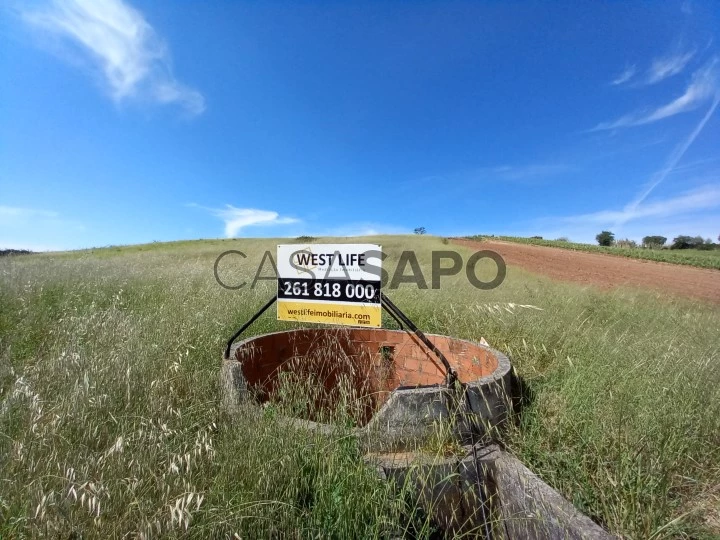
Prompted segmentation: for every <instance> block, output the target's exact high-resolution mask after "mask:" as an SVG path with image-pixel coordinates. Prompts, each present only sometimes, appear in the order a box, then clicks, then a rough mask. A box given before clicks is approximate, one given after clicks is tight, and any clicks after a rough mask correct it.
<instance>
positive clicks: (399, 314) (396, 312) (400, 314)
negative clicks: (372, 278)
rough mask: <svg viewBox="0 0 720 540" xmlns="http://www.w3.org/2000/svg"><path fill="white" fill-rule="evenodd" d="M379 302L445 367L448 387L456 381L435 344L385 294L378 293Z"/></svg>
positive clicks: (445, 359) (454, 375)
mask: <svg viewBox="0 0 720 540" xmlns="http://www.w3.org/2000/svg"><path fill="white" fill-rule="evenodd" d="M380 301H381V303H383V304H384V305H385V309H386V310H387V311H388V313H390V315H392V316H393V318H395V320H397V319H400V320H401V321H402V322H403V323H405V326H407V327H408V328H409V329H410V330H412V332H413V333H414V334H415V335H416V336H417V337H418V338H419V339H420V341H422V342H423V343H424V344H425V346H426V347H427V348H428V349H430V350H431V351H432V352H433V353H435V356H437V357H438V358H439V359H440V361H441V362H442V364H443V366H444V367H445V371H446V374H445V375H446V378H447V383H448V385H450V384H452V383H454V382H455V380H457V373H455V370H454V369H453V368H452V367H451V366H450V362H448V359H447V358H445V355H444V354H443V353H442V351H441V350H440V349H438V348H437V347H436V346H435V344H434V343H433V342H432V341H430V340H429V339H428V338H427V336H426V335H425V334H423V332H422V331H421V330H420V329H419V328H418V327H417V326H415V323H414V322H412V321H411V320H410V319H409V318H408V316H407V315H405V313H403V312H402V311H401V310H400V308H399V307H397V306H396V305H395V304H394V303H393V302H392V300H390V299H389V298H388V297H387V296H385V293H383V292H381V293H380Z"/></svg>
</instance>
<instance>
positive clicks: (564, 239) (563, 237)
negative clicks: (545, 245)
mask: <svg viewBox="0 0 720 540" xmlns="http://www.w3.org/2000/svg"><path fill="white" fill-rule="evenodd" d="M555 241H556V242H569V241H570V239H569V238H568V237H567V236H561V237H560V238H556V239H555Z"/></svg>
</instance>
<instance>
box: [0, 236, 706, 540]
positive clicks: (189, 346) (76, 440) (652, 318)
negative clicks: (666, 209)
mask: <svg viewBox="0 0 720 540" xmlns="http://www.w3.org/2000/svg"><path fill="white" fill-rule="evenodd" d="M318 241H322V239H320V240H318ZM362 241H363V242H365V241H370V242H372V241H377V242H378V243H381V244H382V245H383V246H384V248H385V250H386V251H387V252H389V253H390V255H391V256H390V257H389V258H388V260H387V261H386V262H385V267H386V268H394V262H395V261H397V257H398V255H399V253H400V252H401V251H402V250H405V249H415V250H416V251H417V252H418V254H419V258H420V262H421V265H422V266H423V268H424V269H426V270H427V271H428V273H427V275H426V279H427V280H428V282H429V280H430V278H429V268H430V252H431V250H432V249H447V246H446V245H444V244H443V243H442V242H441V240H440V239H436V238H432V237H425V238H419V237H381V238H369V239H368V238H363V239H362ZM280 242H283V241H280ZM276 243H278V242H276V241H273V240H233V241H208V242H203V241H199V242H182V243H175V244H173V243H171V244H152V245H147V246H131V247H121V248H108V249H105V250H93V251H92V252H90V251H86V252H71V253H65V254H40V255H32V256H17V257H6V258H3V260H0V537H3V538H4V537H23V536H50V537H70V536H71V535H86V536H98V537H117V536H123V535H126V534H127V535H131V536H132V535H135V536H143V535H144V536H145V537H149V536H162V537H166V536H170V537H172V536H183V537H184V536H191V537H200V538H204V537H209V536H210V537H212V536H216V537H217V536H232V535H233V534H234V533H237V534H238V535H239V536H241V537H269V536H273V535H275V536H293V537H317V536H319V535H321V536H333V537H337V538H351V537H363V538H368V537H370V538H371V537H377V538H386V537H392V536H393V535H400V534H402V533H403V531H405V532H406V530H407V529H413V530H414V531H415V532H416V533H417V535H418V536H419V537H427V536H428V535H429V534H430V532H431V524H430V523H429V522H428V521H427V519H425V518H424V517H423V516H422V513H420V512H418V509H417V501H416V500H414V499H413V495H412V493H411V492H410V491H407V490H405V489H404V488H403V486H399V487H398V488H397V489H392V486H389V485H388V484H386V483H384V482H381V481H380V480H379V479H378V478H377V477H376V476H375V475H374V473H373V472H372V471H370V470H369V469H368V468H366V467H365V466H364V465H363V463H362V460H361V459H360V455H359V450H358V448H357V447H356V446H355V444H354V443H353V442H352V439H351V438H349V437H347V432H346V428H345V427H343V424H342V423H339V424H338V427H337V433H336V434H334V435H332V436H322V435H319V434H307V433H304V432H295V431H289V430H288V429H287V426H285V425H283V424H282V423H280V422H279V421H278V415H275V414H274V409H273V408H270V409H268V410H266V411H265V412H264V413H262V414H260V413H258V412H257V410H255V409H248V410H247V411H246V412H245V414H241V415H239V416H238V417H237V418H235V419H230V418H228V417H226V416H224V415H223V414H222V412H221V410H220V407H219V401H220V396H219V388H218V371H219V366H220V357H221V354H222V349H223V345H224V342H225V341H226V340H227V338H228V337H229V336H230V335H231V334H232V333H233V332H234V330H235V329H236V328H237V327H238V326H239V325H240V324H242V323H243V322H245V321H246V320H247V319H248V318H249V317H250V316H251V315H252V314H253V313H254V312H255V310H256V309H257V308H258V307H259V306H261V305H262V304H263V303H264V302H265V301H266V300H267V298H269V297H270V295H272V294H273V291H274V287H273V285H272V283H271V282H268V281H264V282H260V283H259V285H258V288H257V289H255V290H247V289H244V290H240V291H229V290H226V289H223V288H221V287H219V286H218V285H217V284H216V283H215V281H214V277H213V263H214V260H215V258H216V257H217V255H218V254H219V253H220V252H222V251H223V250H226V249H240V250H242V251H244V252H245V253H246V254H247V255H248V258H247V259H246V260H245V261H243V263H242V264H238V265H237V266H236V267H235V268H233V269H230V268H225V269H224V270H223V272H225V274H224V277H225V275H227V277H228V279H246V280H249V281H252V277H253V275H254V274H255V271H256V265H257V264H258V263H259V261H260V259H261V257H262V254H263V252H264V251H265V249H270V250H271V251H273V252H274V246H275V244H276ZM463 253H464V254H465V256H467V255H469V254H470V251H463ZM387 292H388V294H389V296H390V297H391V298H392V299H393V300H394V301H395V303H397V304H398V305H399V306H401V307H402V309H403V310H405V311H406V312H407V313H408V315H409V316H410V317H411V318H413V319H414V320H415V321H416V322H417V323H418V325H419V326H420V327H421V328H423V329H424V330H425V331H427V332H433V333H443V334H450V335H454V336H457V337H461V338H469V339H479V338H480V337H485V339H487V340H488V341H489V342H490V343H491V345H493V346H494V347H496V348H498V349H500V350H502V351H504V352H506V353H507V354H509V356H510V357H511V359H512V361H513V363H514V365H515V366H516V367H517V369H518V371H519V372H520V374H521V375H522V376H523V377H524V378H525V379H526V381H527V382H528V384H529V387H530V389H531V391H532V394H533V396H534V398H533V401H532V403H531V405H530V406H529V407H528V408H527V409H526V410H525V412H524V414H523V417H522V420H521V422H520V424H519V425H518V426H517V428H514V429H511V430H510V431H509V432H508V433H507V434H506V435H505V441H504V442H505V444H506V445H507V446H508V447H509V448H510V449H512V450H513V451H514V452H515V453H516V455H518V457H519V458H520V459H522V460H523V461H524V462H525V463H526V464H527V465H528V466H529V467H530V468H532V469H533V470H535V471H536V472H537V473H538V474H540V475H541V476H542V477H543V479H545V480H546V481H547V482H548V483H550V484H551V485H552V486H553V487H555V488H557V489H559V490H560V491H561V492H562V493H563V494H564V495H565V496H566V497H567V498H568V499H569V500H571V501H572V502H573V503H575V504H576V505H577V506H578V507H579V508H580V509H581V510H582V511H584V512H586V513H588V514H589V515H591V516H592V517H593V518H594V519H596V520H597V521H598V522H600V523H602V524H603V525H604V526H605V527H607V528H608V529H609V530H610V531H612V532H614V533H617V534H621V535H623V536H625V537H627V538H651V537H652V538H678V537H687V538H691V537H692V538H701V537H706V538H710V537H712V536H713V535H717V534H720V522H719V520H720V515H719V512H718V508H720V492H719V491H718V485H720V352H719V351H720V337H718V336H720V312H719V311H718V309H717V308H716V307H715V306H712V305H709V304H707V303H702V302H693V301H690V300H683V299H677V298H665V297H663V296H662V295H661V294H655V293H651V292H644V291H636V290H630V289H618V290H614V291H612V292H602V291H597V290H595V289H593V288H590V287H587V288H583V287H579V286H575V285H570V284H561V283H555V282H552V281H550V280H547V279H545V278H542V277H539V276H534V275H531V274H528V273H525V272H523V271H522V270H520V269H517V268H514V267H510V268H509V269H508V277H507V279H506V281H505V283H504V284H503V285H502V286H501V287H499V288H498V289H495V290H492V291H480V290H476V289H473V288H472V287H471V286H469V285H468V284H467V283H466V281H465V279H464V276H463V275H462V274H461V275H459V276H454V277H451V278H443V281H442V289H441V290H426V291H417V290H416V289H415V288H414V287H413V286H409V285H403V286H402V287H401V288H400V289H398V290H395V291H387ZM528 306H532V307H528ZM538 308H539V309H538ZM388 326H391V323H390V322H388ZM291 327H293V326H292V325H289V324H285V323H278V322H277V321H275V320H274V318H273V315H272V314H268V315H266V316H264V317H262V318H261V319H260V320H258V321H257V323H256V325H255V326H253V327H252V328H251V333H263V332H268V331H272V330H277V329H281V328H291ZM186 527H187V529H186Z"/></svg>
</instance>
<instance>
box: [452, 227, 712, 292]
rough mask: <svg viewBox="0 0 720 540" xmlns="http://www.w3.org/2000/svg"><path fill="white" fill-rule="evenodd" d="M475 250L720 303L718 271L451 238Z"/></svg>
mask: <svg viewBox="0 0 720 540" xmlns="http://www.w3.org/2000/svg"><path fill="white" fill-rule="evenodd" d="M453 242H455V243H457V244H460V245H463V246H466V247H470V248H472V249H475V250H479V249H491V250H493V251H497V252H498V253H500V255H502V257H503V258H504V259H505V262H506V263H507V264H509V265H513V266H520V267H521V268H524V269H525V270H528V271H529V272H534V273H537V274H544V275H546V276H549V277H551V278H553V279H559V280H564V281H572V282H576V283H586V284H589V285H597V286H599V287H602V288H611V287H616V286H618V285H628V286H632V287H648V288H652V289H656V290H661V291H665V292H668V293H673V294H679V295H681V296H689V297H692V298H700V299H703V300H709V301H711V302H714V303H717V304H720V271H718V270H711V269H706V268H694V267H692V266H682V265H677V264H666V263H658V262H654V261H644V260H640V259H630V258H626V257H618V256H613V255H603V254H600V253H585V252H582V251H572V250H568V249H561V248H553V247H543V246H532V245H527V244H514V243H512V242H498V241H491V240H486V241H485V240H484V241H481V242H478V241H474V240H461V239H455V240H453Z"/></svg>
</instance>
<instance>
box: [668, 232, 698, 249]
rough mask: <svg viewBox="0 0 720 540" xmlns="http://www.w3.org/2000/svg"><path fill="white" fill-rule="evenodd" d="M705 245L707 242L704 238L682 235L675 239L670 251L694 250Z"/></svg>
mask: <svg viewBox="0 0 720 540" xmlns="http://www.w3.org/2000/svg"><path fill="white" fill-rule="evenodd" d="M704 243H705V240H703V238H702V236H687V235H680V236H677V237H675V238H673V242H672V245H671V246H670V249H692V248H697V247H698V246H701V245H702V244H704Z"/></svg>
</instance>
